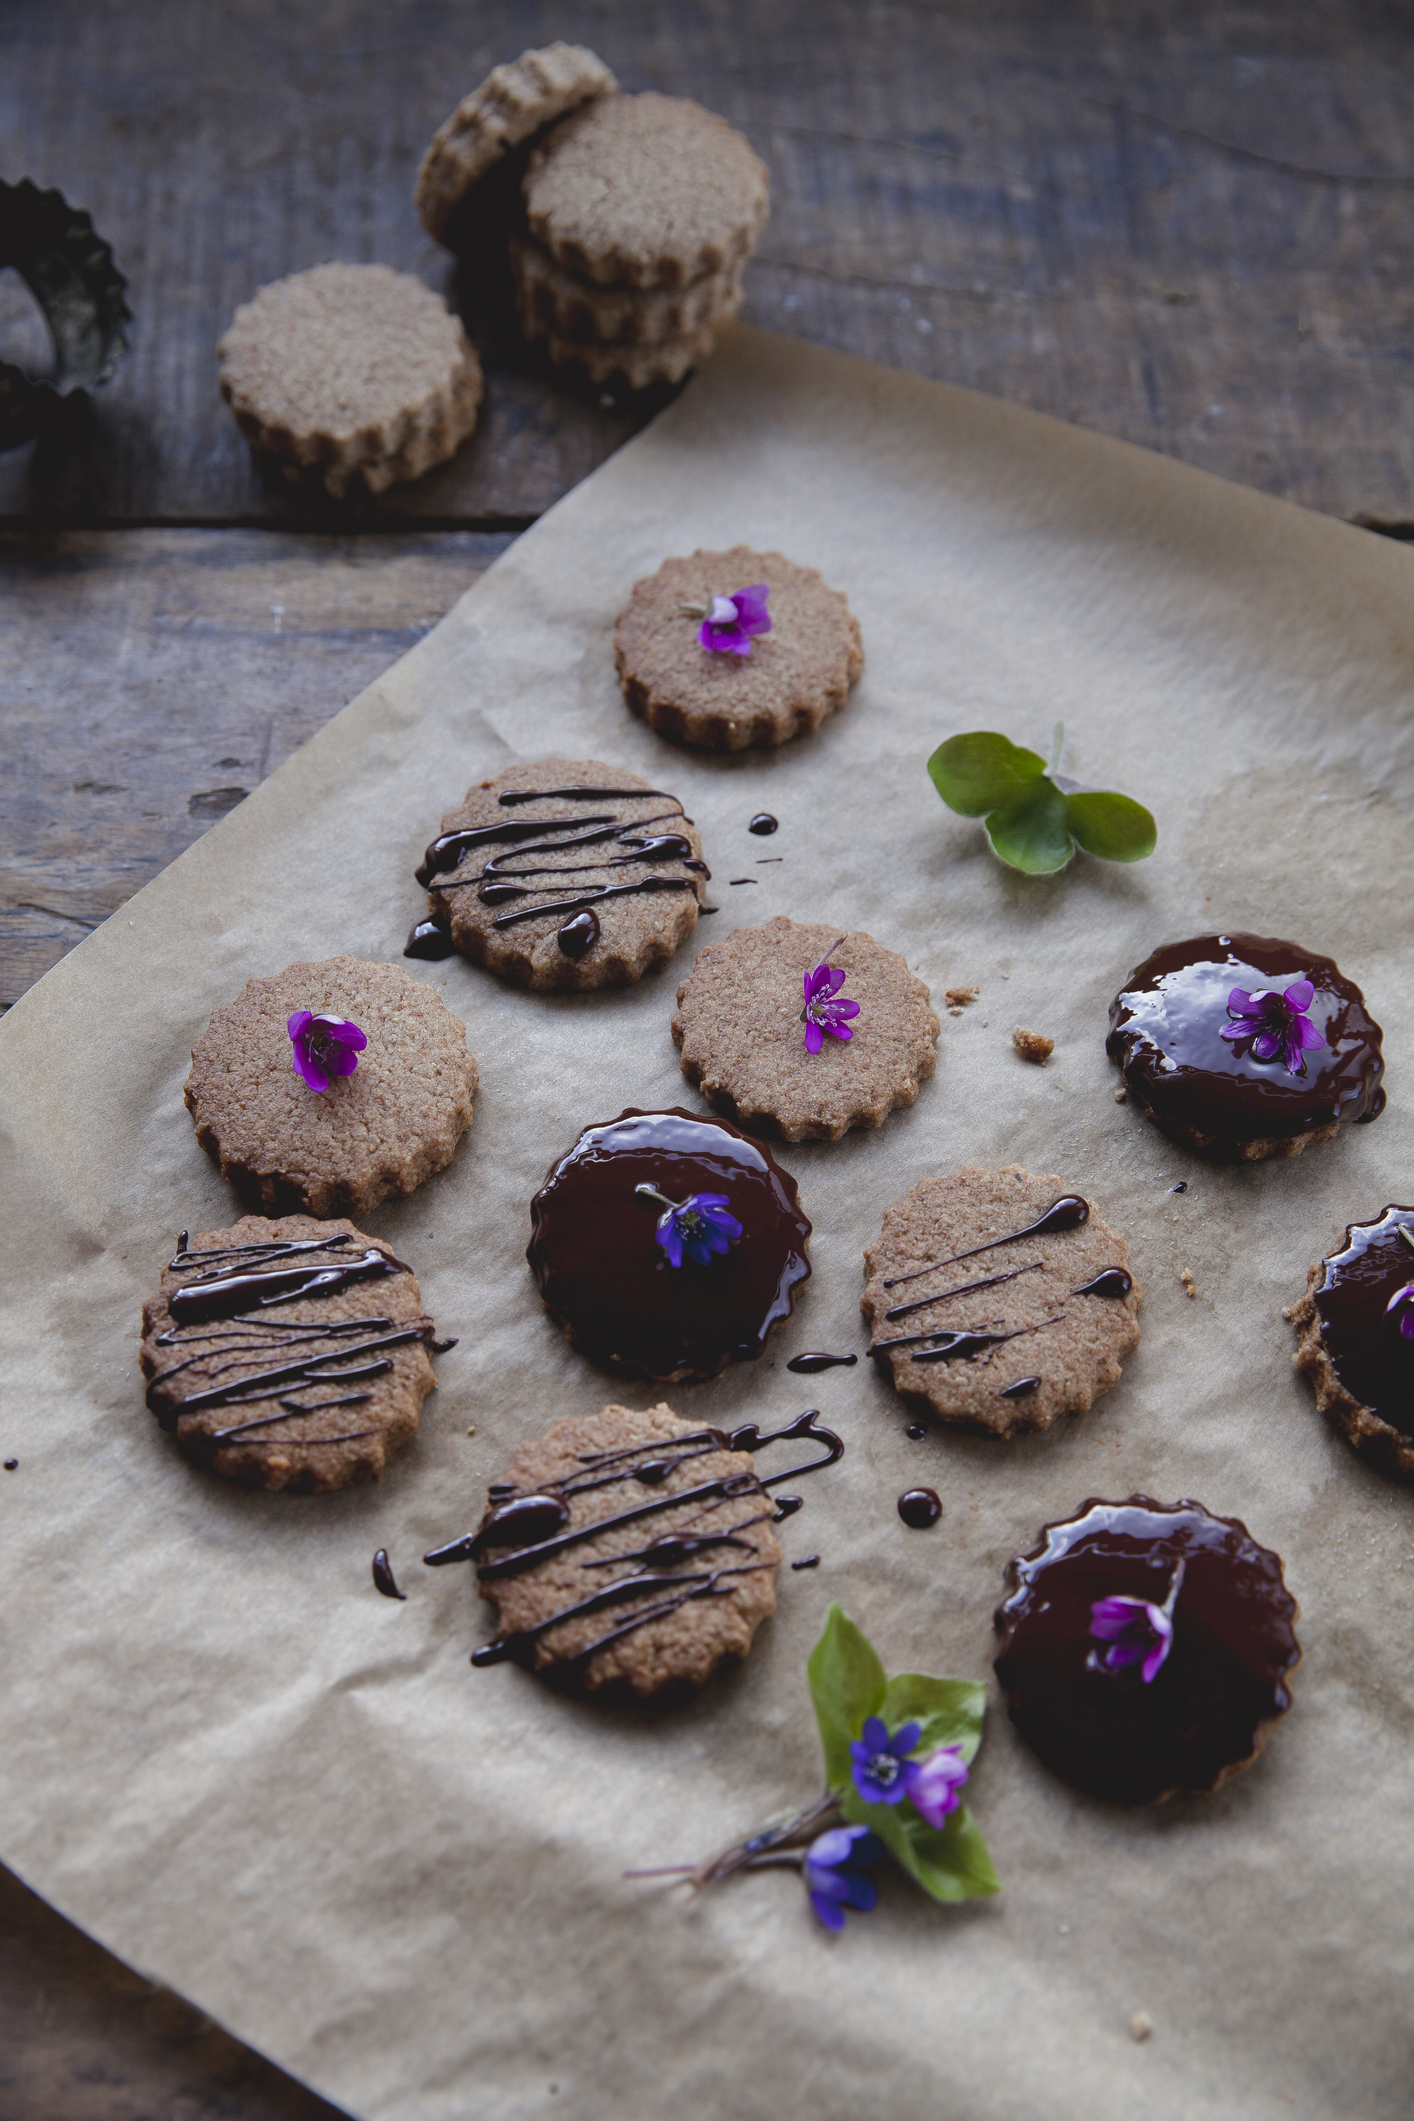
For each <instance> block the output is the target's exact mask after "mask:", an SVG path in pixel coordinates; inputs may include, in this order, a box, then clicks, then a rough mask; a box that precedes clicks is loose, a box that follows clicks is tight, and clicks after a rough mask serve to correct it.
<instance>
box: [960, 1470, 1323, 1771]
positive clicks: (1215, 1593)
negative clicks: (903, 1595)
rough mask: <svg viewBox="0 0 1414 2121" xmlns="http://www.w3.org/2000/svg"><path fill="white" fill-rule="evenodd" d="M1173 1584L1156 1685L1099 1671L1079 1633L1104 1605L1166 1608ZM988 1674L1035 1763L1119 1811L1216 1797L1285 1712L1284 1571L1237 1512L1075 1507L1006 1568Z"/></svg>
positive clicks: (1291, 1649) (1288, 1614) (1290, 1649)
mask: <svg viewBox="0 0 1414 2121" xmlns="http://www.w3.org/2000/svg"><path fill="white" fill-rule="evenodd" d="M1180 1560H1182V1562H1183V1563H1184V1573H1183V1580H1182V1583H1181V1585H1180V1587H1179V1592H1178V1598H1177V1601H1176V1603H1175V1606H1174V1614H1173V1646H1172V1648H1171V1650H1170V1652H1169V1655H1168V1657H1167V1659H1166V1660H1165V1662H1164V1664H1163V1666H1162V1667H1161V1669H1160V1671H1159V1673H1158V1675H1157V1676H1156V1678H1155V1679H1154V1680H1153V1682H1152V1684H1150V1685H1147V1686H1146V1685H1145V1684H1144V1681H1143V1679H1142V1677H1141V1676H1140V1671H1139V1667H1138V1665H1131V1666H1130V1667H1129V1668H1128V1670H1126V1671H1124V1672H1121V1673H1111V1672H1108V1671H1106V1670H1105V1669H1104V1667H1103V1665H1102V1663H1101V1662H1100V1657H1099V1652H1100V1651H1101V1650H1102V1648H1103V1645H1101V1644H1099V1643H1097V1642H1096V1640H1095V1638H1094V1637H1093V1636H1092V1635H1091V1633H1090V1619H1091V1612H1090V1609H1091V1606H1092V1604H1094V1602H1095V1601H1096V1600H1098V1599H1101V1598H1109V1597H1116V1596H1123V1597H1134V1598H1142V1599H1146V1600H1148V1601H1150V1602H1151V1603H1153V1604H1155V1605H1162V1603H1163V1601H1164V1599H1165V1597H1166V1596H1167V1594H1168V1590H1169V1586H1170V1583H1171V1582H1172V1579H1173V1575H1174V1569H1175V1566H1176V1564H1177V1563H1178V1562H1179V1561H1180ZM1007 1588H1008V1591H1009V1593H1010V1595H1009V1596H1008V1597H1007V1598H1006V1600H1005V1602H1004V1603H1003V1604H1002V1605H1000V1606H999V1607H998V1608H997V1612H996V1616H995V1618H996V1625H997V1628H998V1629H999V1631H1000V1633H1001V1637H1002V1642H1001V1647H1000V1649H999V1650H998V1652H997V1659H996V1668H997V1677H998V1678H999V1680H1000V1681H1001V1683H1002V1687H1003V1688H1004V1690H1005V1692H1006V1695H1007V1703H1008V1707H1009V1708H1010V1710H1011V1717H1012V1721H1013V1723H1015V1725H1016V1727H1017V1729H1018V1730H1019V1731H1020V1732H1021V1735H1022V1736H1023V1737H1024V1738H1025V1739H1026V1741H1027V1743H1028V1744H1029V1745H1030V1746H1031V1747H1032V1748H1033V1750H1034V1751H1035V1752H1036V1753H1037V1754H1039V1756H1040V1758H1041V1759H1042V1760H1043V1761H1044V1762H1045V1764H1046V1766H1047V1767H1049V1768H1051V1769H1052V1770H1053V1771H1054V1772H1055V1773H1056V1774H1057V1775H1060V1776H1061V1777H1063V1778H1064V1780H1065V1781H1067V1782H1070V1783H1073V1784H1074V1785H1075V1786H1076V1787H1077V1788H1078V1789H1082V1790H1087V1791H1088V1792H1089V1793H1090V1794H1091V1795H1092V1796H1095V1797H1103V1798H1106V1799H1108V1800H1110V1801H1111V1802H1113V1803H1116V1804H1146V1803H1154V1802H1156V1801H1158V1800H1159V1799H1161V1798H1164V1797H1169V1796H1175V1795H1179V1794H1183V1793H1189V1792H1199V1791H1204V1790H1210V1789H1212V1788H1214V1787H1215V1786H1216V1785H1217V1784H1218V1783H1219V1782H1220V1781H1223V1780H1225V1779H1226V1777H1227V1775H1228V1773H1229V1772H1230V1771H1232V1770H1233V1769H1235V1768H1237V1767H1239V1766H1241V1765H1242V1764H1243V1763H1244V1762H1246V1761H1247V1760H1248V1759H1250V1758H1251V1756H1252V1754H1253V1753H1254V1751H1256V1750H1257V1749H1258V1747H1259V1746H1260V1744H1261V1741H1262V1737H1263V1726H1264V1725H1265V1724H1266V1723H1268V1722H1269V1721H1270V1720H1271V1719H1272V1718H1273V1717H1276V1716H1280V1715H1281V1714H1282V1713H1283V1712H1284V1711H1285V1710H1286V1708H1287V1707H1288V1706H1289V1705H1290V1699H1291V1697H1290V1694H1289V1692H1288V1690H1287V1685H1286V1680H1287V1675H1288V1674H1289V1673H1290V1672H1291V1671H1292V1670H1293V1669H1294V1668H1295V1666H1296V1665H1297V1664H1298V1663H1299V1662H1300V1659H1301V1651H1300V1648H1299V1646H1298V1644H1297V1640H1296V1636H1295V1634H1294V1633H1293V1631H1292V1622H1293V1621H1294V1620H1295V1618H1296V1601H1295V1599H1294V1598H1292V1596H1291V1594H1290V1592H1289V1591H1288V1590H1287V1589H1286V1587H1285V1585H1284V1583H1283V1581H1282V1569H1281V1561H1280V1559H1279V1557H1278V1556H1277V1555H1275V1554H1272V1553H1269V1552H1268V1551H1267V1549H1266V1548H1264V1547H1259V1546H1258V1545H1257V1544H1256V1542H1255V1540H1253V1539H1252V1538H1251V1536H1250V1535H1249V1533H1248V1531H1247V1528H1246V1526H1245V1525H1243V1524H1241V1523H1239V1522H1238V1520H1237V1519H1236V1518H1223V1517H1212V1516H1210V1515H1209V1514H1208V1512H1207V1511H1206V1510H1205V1509H1204V1508H1203V1507H1202V1505H1201V1504H1199V1503H1196V1502H1179V1503H1174V1504H1164V1503H1156V1502H1152V1501H1150V1499H1149V1498H1148V1497H1147V1496H1145V1495H1132V1496H1130V1497H1129V1499H1128V1500H1127V1501H1125V1502H1100V1501H1096V1500H1094V1499H1091V1500H1090V1501H1089V1502H1086V1503H1085V1504H1084V1505H1083V1506H1082V1509H1081V1511H1080V1514H1079V1515H1078V1516H1077V1517H1075V1518H1072V1519H1070V1520H1068V1521H1066V1522H1065V1523H1061V1524H1052V1525H1047V1526H1046V1527H1045V1529H1044V1531H1043V1533H1042V1536H1041V1540H1040V1543H1039V1544H1038V1545H1037V1546H1036V1547H1034V1548H1033V1549H1032V1550H1031V1552H1030V1553H1029V1554H1026V1555H1023V1556H1020V1557H1018V1558H1017V1559H1016V1560H1014V1561H1013V1562H1012V1563H1011V1564H1010V1566H1009V1567H1008V1570H1007Z"/></svg>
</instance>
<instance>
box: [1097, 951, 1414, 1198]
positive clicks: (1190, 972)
mask: <svg viewBox="0 0 1414 2121" xmlns="http://www.w3.org/2000/svg"><path fill="white" fill-rule="evenodd" d="M1105 1050H1106V1051H1107V1053H1108V1054H1109V1056H1110V1059H1111V1060H1113V1061H1117V1062H1118V1064H1119V1066H1120V1068H1121V1070H1122V1071H1123V1074H1124V1080H1125V1082H1126V1084H1127V1085H1128V1087H1129V1090H1130V1092H1131V1093H1132V1095H1133V1096H1134V1097H1135V1098H1136V1099H1137V1100H1138V1102H1139V1103H1140V1104H1141V1105H1142V1106H1143V1107H1144V1109H1145V1110H1146V1111H1147V1112H1148V1114H1149V1116H1150V1118H1151V1119H1153V1120H1154V1121H1155V1122H1156V1123H1157V1124H1158V1126H1159V1127H1161V1128H1162V1129H1163V1131H1164V1133H1165V1134H1167V1135H1169V1136H1170V1138H1171V1139H1172V1140H1174V1141H1177V1142H1182V1143H1183V1144H1184V1146H1185V1147H1187V1148H1190V1149H1195V1150H1196V1151H1197V1152H1198V1153H1199V1155H1201V1156H1207V1157H1210V1158H1211V1159H1212V1160H1213V1161H1214V1162H1216V1163H1244V1162H1255V1161H1257V1160H1258V1159H1259V1158H1261V1157H1267V1156H1299V1155H1300V1153H1301V1151H1302V1150H1303V1149H1304V1148H1305V1147H1306V1146H1307V1144H1308V1143H1310V1142H1325V1141H1330V1140H1331V1139H1332V1138H1333V1137H1334V1135H1335V1131H1336V1128H1337V1127H1338V1126H1341V1125H1343V1124H1345V1123H1346V1122H1348V1121H1350V1120H1370V1119H1376V1118H1378V1116H1379V1114H1380V1113H1381V1112H1382V1111H1383V1110H1384V1105H1385V1093H1384V1090H1383V1089H1382V1088H1381V1084H1380V1078H1381V1076H1382V1075H1383V1073H1384V1061H1383V1059H1382V1057H1381V1053H1380V1027H1379V1025H1378V1024H1377V1023H1375V1021H1374V1020H1373V1018H1372V1017H1371V1016H1370V1015H1369V1013H1368V1012H1367V1010H1366V1008H1365V998H1364V996H1363V995H1362V994H1361V992H1360V989H1359V988H1358V987H1357V986H1355V984H1354V983H1353V982H1352V981H1351V980H1348V979H1346V978H1345V977H1344V975H1343V974H1342V973H1341V971H1340V969H1339V967H1338V966H1337V965H1336V963H1335V961H1334V959H1333V958H1329V957H1320V956H1318V955H1317V954H1316V953H1315V952H1314V951H1310V950H1303V949H1301V948H1300V947H1299V946H1298V945H1297V944H1295V943H1287V942H1282V941H1281V940H1280V939H1279V938H1278V937H1276V936H1268V935H1237V934H1233V935H1200V936H1195V937H1193V938H1192V940H1190V941H1188V942H1184V943H1169V944H1166V945H1165V947H1164V948H1163V949H1161V950H1156V951H1155V952H1154V953H1153V955H1152V956H1151V957H1147V958H1146V959H1145V960H1144V962H1143V964H1142V965H1140V966H1139V967H1138V969H1137V971H1135V972H1133V973H1132V974H1131V975H1130V977H1129V979H1128V980H1127V981H1126V983H1125V986H1124V988H1123V990H1122V992H1121V993H1119V994H1118V995H1116V997H1115V999H1114V1001H1113V1002H1112V1004H1111V1005H1110V1034H1109V1038H1108V1039H1107V1041H1106V1047H1105Z"/></svg>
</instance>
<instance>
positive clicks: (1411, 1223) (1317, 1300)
mask: <svg viewBox="0 0 1414 2121" xmlns="http://www.w3.org/2000/svg"><path fill="white" fill-rule="evenodd" d="M1287 1315H1288V1317H1289V1318H1290V1319H1291V1322H1292V1324H1293V1325H1294V1326H1295V1327H1296V1330H1297V1333H1298V1335H1299V1336H1300V1341H1299V1345H1298V1347H1297V1351H1296V1354H1295V1356H1294V1358H1293V1360H1294V1361H1295V1363H1296V1365H1297V1367H1298V1368H1299V1369H1302V1370H1305V1371H1306V1373H1307V1375H1308V1376H1309V1377H1310V1379H1311V1382H1312V1384H1313V1386H1314V1387H1315V1392H1316V1405H1317V1406H1318V1407H1319V1408H1320V1410H1321V1412H1322V1413H1323V1414H1324V1415H1325V1416H1326V1417H1327V1419H1328V1420H1329V1421H1330V1422H1331V1423H1332V1425H1333V1426H1334V1427H1335V1428H1337V1429H1339V1430H1340V1432H1341V1434H1342V1435H1343V1436H1344V1437H1345V1438H1346V1440H1347V1442H1349V1443H1351V1444H1353V1445H1354V1447H1355V1449H1356V1450H1357V1451H1359V1452H1360V1453H1361V1454H1362V1456H1364V1457H1366V1458H1368V1459H1369V1460H1370V1461H1371V1463H1372V1464H1374V1465H1377V1466H1378V1467H1379V1468H1380V1470H1381V1472H1383V1473H1389V1474H1391V1475H1393V1477H1394V1478H1395V1479H1397V1480H1414V1208H1401V1207H1388V1208H1385V1209H1384V1210H1383V1211H1382V1213H1381V1214H1380V1215H1379V1217H1378V1218H1377V1219H1376V1220H1375V1221H1374V1222H1369V1223H1351V1225H1350V1226H1349V1228H1348V1229H1347V1230H1346V1233H1345V1243H1344V1244H1343V1245H1342V1246H1341V1248H1340V1250H1339V1251H1338V1252H1332V1253H1330V1254H1329V1255H1328V1256H1327V1257H1326V1258H1325V1259H1323V1260H1321V1261H1320V1262H1319V1264H1318V1265H1316V1266H1314V1267H1312V1268H1311V1269H1310V1272H1309V1274H1308V1276H1307V1286H1306V1294H1305V1295H1304V1296H1303V1297H1302V1298H1301V1300H1300V1302H1299V1303H1297V1304H1295V1305H1293V1307H1292V1309H1291V1310H1290V1312H1289V1313H1288V1314H1287Z"/></svg>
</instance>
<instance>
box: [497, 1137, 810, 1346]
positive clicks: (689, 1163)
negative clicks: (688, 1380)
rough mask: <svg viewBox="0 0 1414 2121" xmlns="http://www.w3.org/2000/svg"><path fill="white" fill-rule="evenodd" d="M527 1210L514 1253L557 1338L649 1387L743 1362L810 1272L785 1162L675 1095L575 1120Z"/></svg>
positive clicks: (806, 1234)
mask: <svg viewBox="0 0 1414 2121" xmlns="http://www.w3.org/2000/svg"><path fill="white" fill-rule="evenodd" d="M531 1216H532V1220H533V1223H534V1233H533V1235H532V1237H531V1240H530V1246H529V1249H528V1252H527V1254H526V1256H527V1258H528V1259H529V1261H530V1265H531V1270H532V1272H533V1273H534V1275H535V1279H536V1281H537V1283H538V1284H539V1287H540V1294H541V1296H542V1298H543V1299H544V1303H545V1308H546V1310H547V1311H548V1312H549V1313H550V1316H551V1317H552V1318H553V1319H554V1320H555V1321H556V1323H557V1324H558V1325H560V1326H562V1327H563V1328H564V1332H565V1335H566V1337H567V1339H568V1340H569V1342H570V1345H571V1346H572V1347H574V1348H577V1349H578V1350H579V1352H580V1354H581V1355H587V1356H588V1357H589V1359H590V1360H591V1362H597V1363H602V1364H604V1365H605V1367H606V1368H609V1369H614V1370H621V1371H625V1372H627V1373H628V1374H629V1375H631V1376H636V1377H651V1378H653V1379H655V1380H656V1381H657V1382H658V1383H660V1384H674V1383H676V1382H677V1381H678V1380H679V1379H680V1378H684V1377H716V1376H717V1375H718V1374H719V1372H721V1371H722V1370H724V1369H725V1368H726V1367H727V1365H728V1363H733V1362H754V1361H755V1360H756V1358H757V1357H758V1356H759V1355H760V1354H761V1352H762V1350H763V1349H764V1348H765V1345H766V1339H767V1336H768V1334H769V1333H770V1331H771V1329H772V1327H773V1326H777V1325H779V1324H780V1322H781V1320H782V1319H784V1318H788V1317H789V1316H790V1312H791V1307H792V1304H793V1303H794V1301H795V1291H796V1289H797V1287H798V1286H799V1284H800V1283H801V1282H803V1281H805V1280H807V1279H808V1277H809V1274H810V1263H809V1258H808V1256H807V1247H808V1245H809V1240H810V1224H809V1222H808V1221H807V1219H806V1217H805V1216H804V1215H803V1214H802V1212H801V1209H800V1205H799V1202H798V1199H797V1195H796V1185H795V1180H794V1179H793V1178H792V1177H791V1175H790V1173H789V1172H788V1171H783V1170H782V1169H781V1167H780V1165H779V1164H778V1163H777V1162H776V1161H775V1158H774V1157H773V1156H771V1155H770V1154H769V1152H768V1151H767V1150H765V1149H763V1148H762V1147H761V1146H760V1145H759V1143H757V1142H753V1141H748V1139H747V1137H746V1136H745V1135H744V1134H742V1133H741V1132H739V1130H738V1129H737V1128H735V1127H729V1126H726V1125H725V1124H724V1123H723V1122H722V1121H721V1120H712V1119H704V1118H702V1117H701V1115H700V1114H698V1113H695V1112H685V1111H683V1110H682V1109H681V1107H678V1106H674V1107H672V1108H671V1109H670V1110H668V1111H666V1112H637V1111H628V1112H624V1113H622V1114H620V1116H619V1118H618V1119H616V1120H611V1121H609V1122H608V1123H607V1124H605V1125H603V1126H596V1127H586V1128H585V1130H584V1132H583V1133H582V1134H581V1135H580V1137H579V1140H578V1141H577V1142H576V1143H575V1145H574V1147H573V1148H572V1149H571V1150H570V1151H569V1152H568V1154H567V1155H565V1156H562V1157H561V1158H560V1160H559V1162H558V1163H556V1164H554V1165H553V1166H552V1167H551V1169H550V1172H549V1175H548V1176H547V1178H546V1180H545V1183H544V1185H543V1186H542V1187H541V1189H540V1191H539V1192H538V1193H537V1194H536V1196H535V1199H534V1200H533V1201H532V1203H531Z"/></svg>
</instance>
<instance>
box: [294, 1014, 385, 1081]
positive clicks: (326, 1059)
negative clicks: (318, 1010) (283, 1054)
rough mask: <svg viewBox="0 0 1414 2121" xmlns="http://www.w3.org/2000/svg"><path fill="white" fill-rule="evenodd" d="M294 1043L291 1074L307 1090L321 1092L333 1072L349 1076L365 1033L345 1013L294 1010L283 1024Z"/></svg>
mask: <svg viewBox="0 0 1414 2121" xmlns="http://www.w3.org/2000/svg"><path fill="white" fill-rule="evenodd" d="M285 1028H286V1030H287V1031H288V1032H289V1034H290V1040H291V1043H292V1044H293V1046H294V1049H295V1053H294V1065H295V1074H296V1075H297V1076H299V1078H300V1079H301V1081H302V1082H305V1083H308V1085H309V1087H310V1089H311V1090H318V1091H321V1092H322V1091H325V1090H327V1089H328V1087H329V1083H330V1080H331V1078H332V1077H333V1076H336V1075H352V1074H353V1072H354V1069H355V1068H356V1067H357V1066H358V1057H359V1054H360V1053H361V1052H362V1051H363V1049H364V1047H365V1046H366V1045H367V1044H368V1038H367V1034H366V1033H364V1032H363V1031H360V1029H359V1027H358V1025H357V1024H355V1023H353V1022H352V1021H351V1020H350V1019H349V1018H348V1017H346V1016H316V1015H315V1013H314V1011H313V1010H312V1009H296V1011H295V1013H294V1015H293V1016H292V1017H290V1019H289V1020H288V1022H287V1024H286V1026H285Z"/></svg>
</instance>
